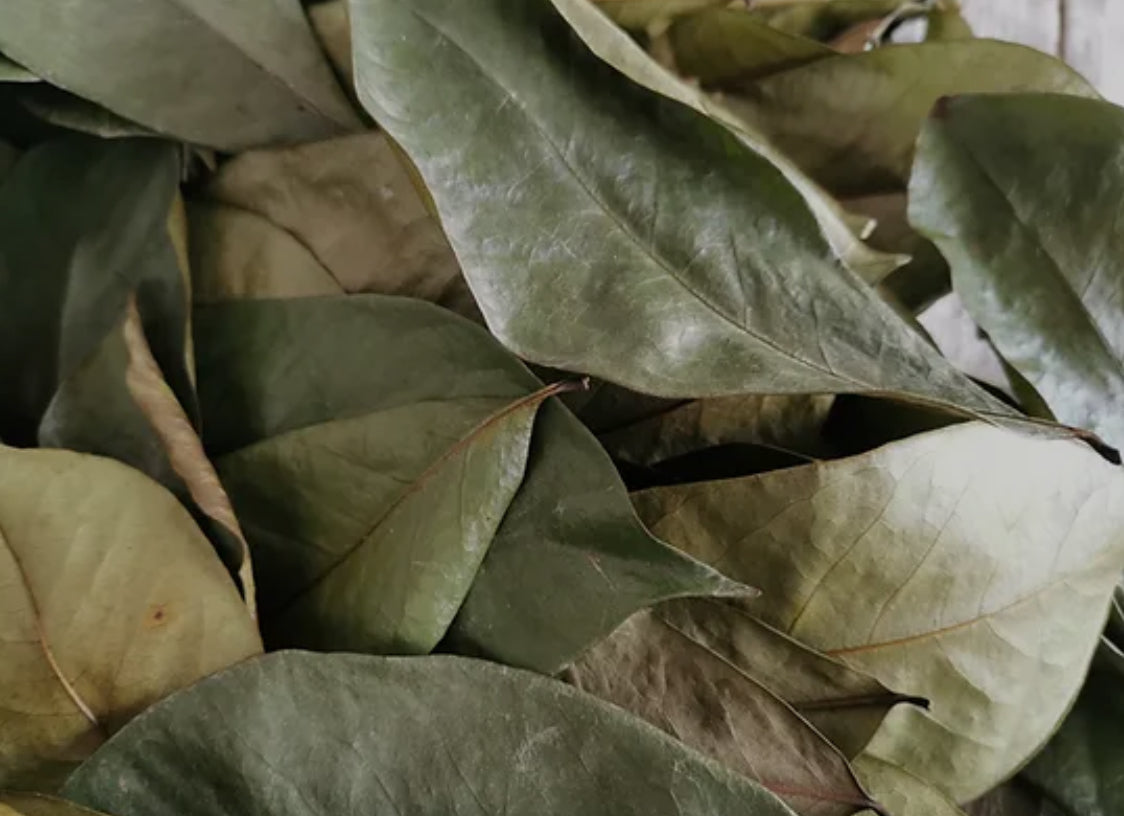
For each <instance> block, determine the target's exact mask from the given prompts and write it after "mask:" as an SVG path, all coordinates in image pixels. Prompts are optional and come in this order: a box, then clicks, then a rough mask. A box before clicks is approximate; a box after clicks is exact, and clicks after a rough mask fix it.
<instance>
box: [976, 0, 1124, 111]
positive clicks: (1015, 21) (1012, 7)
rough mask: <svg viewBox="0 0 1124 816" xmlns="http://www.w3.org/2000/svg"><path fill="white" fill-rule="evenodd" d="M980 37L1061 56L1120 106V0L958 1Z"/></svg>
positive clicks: (1123, 42)
mask: <svg viewBox="0 0 1124 816" xmlns="http://www.w3.org/2000/svg"><path fill="white" fill-rule="evenodd" d="M961 5H962V6H963V7H964V16H965V17H966V18H967V19H968V22H969V23H971V25H972V29H973V30H974V31H975V32H976V34H977V35H978V36H980V37H995V38H997V39H1001V40H1012V41H1014V42H1020V43H1023V44H1025V45H1029V46H1032V47H1034V48H1037V49H1039V50H1041V51H1046V52H1048V53H1050V54H1054V55H1056V56H1059V57H1061V58H1062V59H1064V60H1066V61H1067V62H1068V63H1069V64H1070V65H1072V66H1073V67H1074V68H1076V69H1077V70H1078V71H1080V72H1081V73H1082V74H1083V75H1084V76H1085V77H1086V78H1087V79H1089V81H1090V82H1092V83H1093V84H1094V85H1096V86H1097V88H1099V89H1100V91H1101V93H1103V94H1104V95H1105V96H1106V97H1108V98H1109V99H1110V100H1112V101H1113V102H1116V103H1117V104H1124V0H961Z"/></svg>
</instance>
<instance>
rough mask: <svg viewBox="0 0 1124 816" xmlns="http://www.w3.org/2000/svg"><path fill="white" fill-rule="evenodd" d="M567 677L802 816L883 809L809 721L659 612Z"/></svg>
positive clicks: (625, 629) (630, 623) (634, 620)
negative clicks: (749, 781) (752, 781)
mask: <svg viewBox="0 0 1124 816" xmlns="http://www.w3.org/2000/svg"><path fill="white" fill-rule="evenodd" d="M567 679H568V680H570V682H572V683H574V685H576V686H577V687H578V688H581V689H583V690H585V691H588V692H590V693H591V694H594V695H596V696H597V697H600V698H602V699H604V700H608V701H609V702H612V703H614V704H616V705H618V706H620V707H621V708H624V709H625V710H627V711H631V712H632V713H634V714H636V715H637V716H639V717H642V718H643V719H645V720H647V721H648V722H650V723H652V724H653V725H655V726H657V727H658V728H660V729H662V730H663V731H666V732H667V733H669V734H671V735H672V736H674V737H677V738H678V739H679V740H681V741H682V742H684V743H686V744H687V745H689V746H691V747H693V748H696V749H698V750H699V751H701V752H702V753H704V754H707V755H709V756H711V757H713V758H714V759H716V760H718V761H719V762H724V763H725V764H727V765H728V766H730V767H731V768H733V769H734V770H737V771H739V772H740V773H743V774H745V775H746V776H748V777H749V778H751V779H755V780H757V781H758V782H759V783H760V784H761V785H763V786H764V787H765V788H767V789H769V790H771V791H773V792H774V793H776V794H777V795H778V796H779V797H781V798H782V799H784V800H785V801H786V802H787V803H788V804H789V806H790V807H792V808H793V810H795V811H796V812H797V813H801V814H805V816H833V815H834V816H848V814H852V813H855V812H857V811H860V810H864V809H866V808H868V807H876V805H875V804H874V803H873V802H872V801H871V800H870V798H869V797H868V796H867V795H866V793H865V792H864V791H863V790H862V788H861V787H860V786H859V784H858V782H857V780H856V779H855V777H854V774H853V773H852V772H851V769H850V767H848V765H847V761H846V759H845V758H844V756H843V755H842V754H841V753H840V752H839V750H838V749H836V748H835V747H834V746H832V745H831V744H830V743H829V742H828V741H827V740H826V739H824V738H823V736H821V735H820V734H819V733H818V732H817V731H816V730H815V729H814V728H812V727H811V726H810V725H809V724H808V723H807V721H805V720H804V719H802V718H801V717H800V715H799V714H797V713H796V712H795V711H794V710H793V709H792V708H790V707H789V706H788V705H787V704H786V703H785V702H784V701H783V700H782V699H781V698H780V697H778V696H776V695H775V694H773V693H772V692H771V691H770V690H769V689H768V688H766V687H765V686H764V685H762V684H761V683H759V682H757V680H756V679H755V678H754V677H753V676H751V675H750V674H747V673H745V672H743V671H741V670H739V668H738V667H736V666H735V665H734V664H733V663H730V662H728V661H726V660H725V659H723V658H722V657H721V656H720V655H718V654H717V653H715V652H713V651H711V650H710V649H708V648H707V647H706V645H704V644H703V643H701V642H699V641H697V640H695V639H693V638H692V637H690V636H689V635H688V634H686V633H685V632H683V631H682V630H680V629H678V628H676V627H675V626H673V625H670V624H669V623H668V622H667V621H666V620H665V619H664V617H663V615H661V614H660V613H659V612H656V611H652V610H645V611H643V612H640V613H638V614H636V615H634V616H633V617H631V618H629V619H628V620H627V621H625V623H624V624H622V625H621V626H620V627H619V628H618V629H617V630H615V631H614V632H613V633H612V635H610V636H609V637H608V638H606V639H605V640H604V641H602V642H601V643H599V644H597V645H596V646H595V647H593V648H592V649H591V650H589V651H588V652H586V653H585V654H583V655H582V656H581V658H579V659H578V660H577V662H576V663H575V664H574V665H573V666H571V667H570V668H569V669H568V671H567Z"/></svg>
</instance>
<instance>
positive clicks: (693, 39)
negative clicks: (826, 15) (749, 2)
mask: <svg viewBox="0 0 1124 816" xmlns="http://www.w3.org/2000/svg"><path fill="white" fill-rule="evenodd" d="M668 36H669V37H670V39H671V48H672V52H673V53H674V55H675V66H676V68H678V69H679V73H681V74H683V75H685V76H687V77H691V78H693V79H697V80H698V81H699V82H701V83H702V84H703V85H704V86H715V85H717V86H721V85H722V84H723V83H724V82H729V81H746V80H752V79H757V78H759V77H762V76H766V75H767V74H771V73H773V72H774V71H783V70H785V69H788V68H795V67H796V66H798V65H804V64H806V63H809V62H813V61H815V60H817V59H822V58H824V57H830V56H831V55H832V54H834V53H835V52H834V51H833V50H832V49H830V48H828V47H827V46H825V45H822V44H820V43H818V42H816V41H815V40H809V39H807V38H805V37H797V36H794V35H792V34H786V33H785V32H783V31H780V30H779V29H776V28H773V27H772V26H770V25H769V24H768V23H765V22H764V21H762V20H761V19H760V18H758V17H756V16H754V15H752V14H747V13H746V12H745V11H743V10H737V9H729V8H719V9H709V10H705V11H701V12H699V13H697V14H691V15H688V16H685V17H683V18H681V19H679V20H676V21H675V22H674V23H673V24H672V25H671V27H670V28H669V29H668Z"/></svg>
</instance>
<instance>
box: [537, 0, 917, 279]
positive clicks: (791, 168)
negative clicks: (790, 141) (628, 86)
mask: <svg viewBox="0 0 1124 816" xmlns="http://www.w3.org/2000/svg"><path fill="white" fill-rule="evenodd" d="M552 2H553V5H554V6H555V8H556V9H557V10H558V12H559V13H561V14H562V16H563V17H565V18H566V20H567V22H569V23H570V25H571V26H572V27H573V29H574V31H575V33H577V34H578V36H579V37H581V39H582V40H583V41H584V42H585V44H586V46H588V47H589V48H590V50H592V51H593V53H594V54H596V55H597V56H598V57H600V58H601V59H602V60H604V61H605V62H607V63H608V64H609V65H611V66H613V67H614V68H616V69H617V70H618V71H620V72H621V73H622V74H624V75H625V76H626V77H628V78H629V79H631V80H632V81H633V82H635V83H636V84H638V85H640V86H642V87H644V88H647V89H648V90H650V91H654V92H655V93H657V94H660V95H662V96H665V97H667V98H668V99H672V100H675V101H676V102H679V103H681V104H683V105H686V106H687V107H689V108H693V109H694V110H695V111H697V112H698V113H700V114H702V115H703V116H705V117H707V118H708V119H711V120H713V121H714V122H716V123H718V124H720V125H722V126H723V127H724V128H726V129H727V130H729V131H730V132H731V133H732V134H733V135H734V137H735V138H736V139H737V140H738V141H739V142H740V143H741V144H742V146H743V147H744V148H745V149H747V150H749V151H750V152H751V153H753V154H754V155H756V156H759V157H761V158H763V159H765V160H766V162H767V163H769V164H772V165H773V166H774V167H775V168H776V169H778V170H780V172H781V173H782V174H783V175H784V177H785V178H786V179H787V180H788V182H789V183H790V184H792V185H793V186H794V187H795V188H796V189H797V191H798V192H799V193H800V195H801V196H802V197H803V198H804V201H805V203H806V204H807V205H808V207H809V208H810V209H811V210H812V215H813V216H814V217H815V219H816V222H817V223H818V224H819V227H820V229H821V230H822V231H823V235H824V237H825V238H826V239H827V241H828V243H829V244H830V245H831V248H832V249H833V251H834V252H835V253H836V254H837V255H838V256H839V257H840V258H841V259H842V260H843V262H844V263H845V264H846V265H848V266H849V267H850V268H851V269H853V270H854V271H855V272H856V273H858V274H859V275H861V276H862V277H863V278H864V279H866V280H876V279H878V278H880V277H881V276H883V275H885V274H886V273H887V272H889V271H890V270H892V269H893V268H894V267H896V266H898V265H900V264H901V263H902V259H901V258H897V257H894V256H888V255H885V254H884V253H881V252H875V251H873V250H871V249H870V248H869V247H867V246H866V245H865V244H863V243H862V241H860V240H859V239H858V237H856V233H858V234H865V233H866V231H867V230H868V229H869V224H868V223H867V222H866V221H865V220H863V219H859V218H855V217H854V216H851V215H850V214H849V213H846V212H844V211H843V209H842V208H840V206H839V204H838V203H837V202H836V201H835V200H834V199H832V198H831V197H830V196H828V195H827V193H825V192H824V191H823V190H822V189H820V188H819V187H818V186H816V184H815V183H814V182H813V181H812V180H811V179H809V178H808V177H807V176H805V175H804V173H803V172H801V171H800V169H799V168H797V166H796V165H795V164H793V163H792V161H790V160H789V158H788V157H787V156H785V155H784V154H783V153H781V152H780V151H778V150H776V149H775V148H774V147H773V146H772V145H771V144H770V143H769V141H768V140H767V139H766V138H765V137H764V135H763V134H762V133H760V132H759V131H757V130H754V129H753V128H751V127H750V126H749V125H748V124H747V123H746V122H745V121H744V120H742V119H739V118H738V117H737V116H735V115H734V114H733V113H731V112H730V111H729V110H727V109H726V108H725V107H724V106H723V105H721V104H719V103H718V102H717V101H716V100H715V98H713V97H711V96H709V95H708V94H705V93H703V92H702V91H700V90H699V89H698V87H697V86H696V85H695V84H693V83H689V82H685V81H683V80H682V79H680V78H679V77H677V76H675V75H674V74H672V73H670V72H669V71H667V70H666V69H665V68H664V67H663V66H662V65H661V64H659V63H658V62H656V61H655V60H654V59H653V58H652V57H651V56H649V55H648V54H647V53H645V52H644V50H643V49H642V48H640V47H639V46H638V45H637V44H636V43H635V42H633V40H632V39H631V38H629V37H628V36H627V35H626V34H625V33H624V32H622V31H620V30H619V29H618V28H617V27H616V26H614V25H613V24H612V21H610V20H609V19H608V18H606V17H605V16H604V15H603V14H600V13H598V10H597V8H595V7H594V6H593V5H591V4H590V3H589V2H587V0H552ZM618 81H619V80H618ZM705 130H706V128H704V132H705ZM688 138H690V139H691V141H692V142H696V141H698V136H697V135H695V134H689V135H688ZM724 152H726V153H728V152H729V149H727V150H726V151H724Z"/></svg>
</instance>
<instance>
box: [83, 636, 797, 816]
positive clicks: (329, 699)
mask: <svg viewBox="0 0 1124 816" xmlns="http://www.w3.org/2000/svg"><path fill="white" fill-rule="evenodd" d="M499 712H502V716H497V713H499ZM65 793H66V795H67V796H69V797H70V798H73V799H75V800H76V801H78V802H81V803H84V804H87V805H92V806H97V807H102V808H105V809H107V810H110V811H112V812H113V813H115V814H116V815H117V816H141V814H144V816H172V814H174V815H175V816H204V815H205V816H220V815H222V814H248V813H265V812H268V813H270V814H274V816H288V814H292V815H293V816H297V815H298V814H307V813H346V812H362V813H370V814H384V813H385V814H390V813H403V814H404V813H433V814H438V813H440V814H446V813H448V814H452V813H481V814H484V813H504V814H508V816H562V815H563V814H566V816H569V814H575V813H580V814H583V816H712V814H715V813H731V814H733V813H736V814H744V815H745V816H786V814H788V816H791V811H789V810H788V808H786V807H785V806H784V805H783V804H781V803H780V802H779V801H778V800H777V799H775V798H774V797H773V796H772V795H770V794H769V793H768V792H766V791H764V790H762V789H761V788H759V787H757V786H756V785H754V784H753V783H752V782H750V781H749V780H746V779H744V778H743V777H740V776H738V775H737V774H734V773H732V772H730V771H727V770H726V769H724V768H722V767H721V766H719V765H718V764H717V763H714V762H711V761H709V760H706V759H704V758H703V757H701V756H700V755H698V754H696V753H695V752H693V751H690V750H688V749H686V748H684V747H683V746H682V745H680V744H678V743H676V742H675V741H674V740H672V739H670V738H669V737H666V736H665V735H663V734H661V733H659V732H658V731H657V730H656V729H654V728H652V727H650V726H648V725H645V724H643V723H641V722H639V721H637V720H635V719H634V718H632V717H629V716H627V715H625V714H624V713H623V712H621V711H620V710H619V709H616V708H614V707H612V706H609V705H607V704H605V703H601V702H599V701H596V700H595V699H594V698H592V697H589V696H588V695H585V694H582V693H580V692H578V691H576V690H574V689H571V688H569V687H567V686H565V685H564V684H561V683H558V682H557V681H554V680H550V679H548V678H544V677H538V676H535V675H533V674H529V673H526V672H521V671H517V670H514V669H510V668H506V667H503V666H497V665H495V664H491V663H484V662H479V661H474V660H466V659H464V658H453V657H429V658H408V659H401V658H398V659H395V658H376V657H367V656H359V655H309V654H302V653H297V652H288V653H282V654H275V655H269V656H268V657H266V658H263V659H261V660H256V661H253V662H249V663H246V664H244V665H242V666H239V667H237V668H235V669H233V670H231V671H228V672H225V673H223V674H221V675H219V676H217V677H213V678H210V679H209V680H206V681H204V682H203V683H201V684H199V685H198V686H196V687H195V688H194V689H191V690H190V691H188V692H186V693H184V694H180V695H177V696H175V697H173V698H171V699H170V700H167V701H165V702H164V703H163V704H161V705H159V706H157V707H156V708H154V709H153V710H151V711H150V712H148V713H147V714H146V715H145V716H144V717H142V718H141V719H139V720H137V721H136V722H135V723H134V724H133V725H132V726H131V727H130V728H129V729H128V730H127V731H125V732H122V733H121V734H120V735H119V736H118V738H117V739H115V740H114V741H113V742H112V743H110V744H109V745H107V746H106V747H105V748H104V749H102V751H100V752H99V754H98V755H97V756H96V757H95V758H93V759H92V760H91V761H89V762H87V763H86V764H85V765H84V766H83V767H82V768H81V769H80V770H79V771H78V772H77V773H75V774H74V776H72V777H71V778H70V781H69V782H68V784H67V786H66V789H65Z"/></svg>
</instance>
